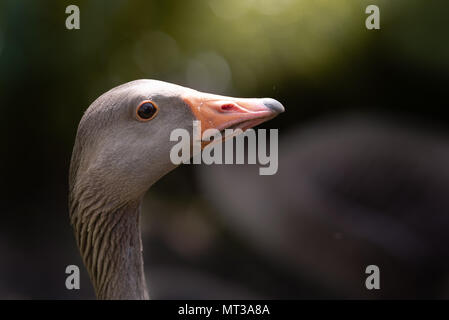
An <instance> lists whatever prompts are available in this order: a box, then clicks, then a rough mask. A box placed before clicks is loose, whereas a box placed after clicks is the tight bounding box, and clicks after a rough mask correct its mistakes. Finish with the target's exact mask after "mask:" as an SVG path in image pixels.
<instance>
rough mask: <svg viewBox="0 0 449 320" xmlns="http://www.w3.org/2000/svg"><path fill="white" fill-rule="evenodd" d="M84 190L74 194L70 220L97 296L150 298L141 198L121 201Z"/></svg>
mask: <svg viewBox="0 0 449 320" xmlns="http://www.w3.org/2000/svg"><path fill="white" fill-rule="evenodd" d="M75 189H76V188H75ZM84 190H85V191H86V192H84V193H83V192H80V193H76V194H71V201H70V202H71V203H70V220H71V224H72V226H73V228H74V231H75V237H76V240H77V243H78V247H79V250H80V253H81V256H82V258H83V261H84V264H85V266H86V268H87V270H88V272H89V275H90V278H91V280H92V283H93V286H94V289H95V292H96V295H97V297H98V299H137V300H142V299H149V296H148V291H147V288H146V282H145V275H144V269H143V256H142V240H141V233H140V203H141V200H140V199H139V200H136V201H132V202H126V203H122V204H120V203H115V201H114V199H107V198H106V197H100V196H99V193H96V194H94V193H92V192H89V191H87V190H89V189H84ZM90 190H92V189H90ZM72 192H76V190H72ZM115 200H116V199H115ZM114 203H115V204H114Z"/></svg>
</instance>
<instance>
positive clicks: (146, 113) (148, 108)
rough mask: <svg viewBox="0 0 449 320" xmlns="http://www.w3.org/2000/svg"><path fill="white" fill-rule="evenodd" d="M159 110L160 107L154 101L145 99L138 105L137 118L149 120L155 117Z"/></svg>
mask: <svg viewBox="0 0 449 320" xmlns="http://www.w3.org/2000/svg"><path fill="white" fill-rule="evenodd" d="M157 112H158V107H157V106H156V104H154V102H151V101H143V102H142V103H141V104H140V105H139V106H138V107H137V111H136V113H137V118H138V119H139V120H141V121H148V120H151V119H153V118H154V117H155V116H156V114H157Z"/></svg>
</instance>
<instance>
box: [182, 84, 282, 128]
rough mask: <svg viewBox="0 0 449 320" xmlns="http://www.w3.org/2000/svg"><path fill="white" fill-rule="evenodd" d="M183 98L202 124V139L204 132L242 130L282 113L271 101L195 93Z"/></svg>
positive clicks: (273, 101) (276, 104)
mask: <svg viewBox="0 0 449 320" xmlns="http://www.w3.org/2000/svg"><path fill="white" fill-rule="evenodd" d="M182 98H183V100H184V102H185V103H187V104H188V105H189V107H190V108H191V110H192V112H193V114H194V115H195V117H196V118H197V120H199V121H200V122H201V136H202V135H203V133H204V131H206V130H207V129H217V130H218V131H223V130H225V129H241V130H242V131H245V130H247V129H249V128H252V127H255V126H257V125H259V124H261V123H263V122H265V121H268V120H270V119H273V118H274V117H276V116H277V115H278V114H279V113H282V112H284V110H285V109H284V107H283V106H282V104H281V103H280V102H278V101H276V100H274V99H271V98H260V99H244V98H233V97H225V96H219V95H214V94H209V93H203V92H199V91H194V90H192V91H189V92H187V93H185V94H184V95H183V97H182Z"/></svg>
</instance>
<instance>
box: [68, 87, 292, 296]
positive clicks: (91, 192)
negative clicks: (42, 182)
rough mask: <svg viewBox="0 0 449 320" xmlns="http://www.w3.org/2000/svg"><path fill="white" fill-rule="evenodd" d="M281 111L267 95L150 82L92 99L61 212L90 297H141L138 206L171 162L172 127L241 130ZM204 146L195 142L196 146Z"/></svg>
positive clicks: (144, 290)
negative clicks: (69, 227) (67, 221)
mask: <svg viewBox="0 0 449 320" xmlns="http://www.w3.org/2000/svg"><path fill="white" fill-rule="evenodd" d="M283 111H284V107H283V106H282V104H281V103H280V102H278V101H276V100H274V99H271V98H259V99H256V98H233V97H226V96H220V95H215V94H209V93H203V92H199V91H196V90H193V89H190V88H186V87H183V86H180V85H175V84H171V83H167V82H163V81H158V80H148V79H142V80H135V81H132V82H128V83H125V84H122V85H120V86H118V87H115V88H113V89H111V90H109V91H108V92H106V93H104V94H103V95H101V96H100V97H99V98H97V99H96V100H95V101H94V102H93V103H92V104H91V105H90V106H89V107H88V109H87V110H86V112H85V113H84V115H83V117H82V118H81V121H80V123H79V126H78V130H77V134H76V138H75V143H74V147H73V152H72V158H71V162H70V172H69V216H70V223H71V225H72V227H73V230H74V234H75V238H76V242H77V245H78V248H79V251H80V253H81V257H82V260H83V263H84V265H85V267H86V268H87V271H88V273H89V277H90V279H91V281H92V284H93V287H94V290H95V293H96V296H97V298H98V299H114V300H115V299H136V300H142V299H149V294H148V290H147V285H146V281H145V275H144V268H143V255H142V252H143V249H142V240H141V234H140V207H141V201H142V198H143V197H144V195H145V193H146V191H147V190H148V189H149V188H150V187H151V185H153V184H154V183H155V182H156V181H158V180H159V179H160V178H161V177H162V176H164V175H165V174H167V173H168V172H169V171H171V170H173V169H174V168H175V167H176V166H177V165H175V164H173V163H172V162H171V161H170V150H171V148H172V147H173V145H174V144H175V143H176V142H174V141H170V133H171V132H172V131H173V130H175V129H179V128H182V129H186V130H188V131H189V132H191V131H192V127H193V121H194V120H197V121H200V123H201V131H202V133H203V132H204V131H205V130H207V129H217V130H220V131H223V130H224V129H226V128H239V129H242V130H246V129H249V128H252V127H254V126H256V125H258V124H260V123H263V122H265V121H267V120H270V119H272V118H274V117H276V116H277V115H278V114H279V113H281V112H283ZM206 145H207V143H202V148H204V147H205V146H206Z"/></svg>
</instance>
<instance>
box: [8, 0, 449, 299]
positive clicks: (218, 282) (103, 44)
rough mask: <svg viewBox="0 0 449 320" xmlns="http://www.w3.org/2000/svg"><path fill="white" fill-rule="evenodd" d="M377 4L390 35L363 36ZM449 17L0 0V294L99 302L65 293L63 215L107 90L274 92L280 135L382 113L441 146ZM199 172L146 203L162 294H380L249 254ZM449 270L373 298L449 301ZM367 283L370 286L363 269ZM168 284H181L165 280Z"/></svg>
mask: <svg viewBox="0 0 449 320" xmlns="http://www.w3.org/2000/svg"><path fill="white" fill-rule="evenodd" d="M70 4H76V5H78V6H79V8H80V11H81V29H80V30H67V29H66V28H65V20H66V18H67V14H65V8H66V6H68V5H70ZM369 4H376V5H378V6H379V7H380V13H381V29H380V30H371V31H369V30H367V29H366V28H365V19H366V17H367V14H365V8H366V7H367V6H368V5H369ZM448 10H449V4H448V2H447V1H433V0H430V1H417V0H402V1H401V0H396V1H387V0H385V1H380V0H373V1H365V0H340V1H331V0H316V1H306V0H277V1H274V0H259V1H258V0H228V1H221V0H207V1H173V0H169V1H126V0H110V1H44V0H40V1H31V0H30V1H24V0H14V1H13V0H10V1H7V0H0V106H1V113H2V115H1V117H0V130H1V131H0V143H1V146H2V150H3V152H2V159H1V161H0V169H1V172H2V179H1V181H2V192H1V196H2V201H1V203H0V205H1V208H2V209H1V223H0V298H25V299H29V298H62V299H65V298H73V299H79V298H93V291H92V288H91V287H90V284H89V281H88V279H87V276H86V273H85V271H84V269H83V267H82V268H81V269H82V270H83V280H82V289H81V290H80V291H76V292H74V291H68V290H66V289H65V287H64V279H65V274H64V270H65V266H66V265H68V264H77V265H79V266H81V265H82V263H81V260H80V258H79V255H78V251H77V248H76V245H75V242H74V239H73V236H72V230H71V228H70V226H69V221H68V213H67V206H66V202H67V173H68V166H69V161H70V155H71V149H72V146H73V141H74V137H75V134H76V129H77V125H78V122H79V120H80V118H81V116H82V114H83V112H84V110H85V109H86V108H87V107H88V106H89V104H90V103H91V102H93V100H94V99H95V98H96V97H98V96H99V95H100V94H102V93H103V92H105V91H107V90H109V89H110V88H112V87H114V86H117V85H119V84H122V83H124V82H127V81H131V80H135V79H140V78H148V79H159V80H163V81H168V82H173V83H176V84H180V85H184V86H188V87H192V88H194V89H198V90H201V91H207V92H212V93H219V94H225V95H230V96H242V97H273V98H275V99H277V100H279V101H281V102H282V103H283V105H284V106H285V107H286V109H287V112H286V113H285V114H283V115H281V116H279V117H278V118H276V119H275V120H273V121H270V122H269V123H267V124H265V125H263V126H262V127H265V128H279V129H280V139H281V141H282V139H283V135H284V137H287V136H288V134H289V132H290V133H291V132H294V130H301V128H302V127H304V126H314V125H315V124H316V123H318V124H319V123H320V121H321V120H322V119H329V118H332V119H334V118H337V119H338V117H339V116H344V115H348V114H349V115H350V114H357V115H362V116H364V115H376V116H377V115H382V116H387V117H388V118H389V119H393V120H392V121H393V122H394V123H395V125H394V126H396V124H398V125H399V124H401V125H402V124H405V125H406V126H411V127H413V130H414V132H417V134H418V135H419V136H420V135H425V136H428V135H439V136H440V135H442V136H443V137H446V135H447V128H448V127H447V124H448V117H447V112H446V109H447V106H448V104H447V96H446V95H447V91H448V90H447V86H448V83H449V82H448V80H449V41H448V36H449V20H448V18H447V12H448ZM318 131H320V130H319V129H318ZM354 134H355V135H357V132H355V131H354ZM443 141H444V143H443V145H445V144H446V143H447V139H446V138H444V139H443ZM298 147H300V145H298ZM428 156H432V155H431V154H428ZM282 157H283V155H282V153H281V154H280V158H282ZM404 157H405V158H406V157H407V155H406V154H404ZM331 160H332V159H330V161H331ZM374 162H375V161H374ZM374 165H375V164H374ZM429 166H430V167H432V164H429ZM199 170H201V169H198V168H197V167H192V166H184V167H181V168H179V169H177V170H175V171H174V172H172V173H170V174H169V175H168V176H167V177H166V178H164V179H162V180H161V181H160V182H158V183H157V185H156V186H155V187H154V188H152V190H151V191H150V193H149V195H148V197H147V198H148V199H147V200H146V202H145V203H146V208H147V210H146V211H148V213H145V212H144V215H145V218H144V220H145V221H146V226H147V227H145V226H144V241H145V245H144V248H145V263H146V268H147V274H148V275H149V282H150V288H152V289H153V292H154V294H153V297H154V298H173V297H175V298H207V297H211V298H230V297H231V298H232V297H235V298H245V297H249V298H253V297H255V298H308V297H311V298H316V297H324V298H333V297H340V298H341V297H377V296H376V295H374V294H372V293H369V294H368V293H364V291H363V290H361V289H360V288H358V289H357V290H355V291H354V290H352V289H351V288H349V289H348V288H346V287H344V285H329V286H327V285H326V284H323V283H317V282H315V281H314V280H310V278H309V277H308V276H307V273H306V272H302V271H301V270H302V269H301V268H296V267H293V268H288V267H287V268H285V267H284V266H282V265H280V264H279V263H278V260H277V259H276V258H270V256H269V255H266V254H264V253H262V252H260V250H257V249H255V248H254V246H253V245H252V244H251V243H250V242H249V241H247V240H246V239H245V237H242V236H241V235H239V234H238V233H237V232H235V231H234V230H233V228H232V225H229V224H228V223H226V219H223V218H221V216H220V214H218V213H217V211H219V209H217V206H216V205H215V204H214V203H213V202H211V201H209V199H208V196H207V193H205V192H203V190H204V189H203V188H204V185H203V183H202V179H200V178H198V171H199ZM280 170H283V169H282V167H280ZM284 170H285V169H284ZM348 174H349V175H350V173H348ZM285 179H287V180H288V177H285ZM287 180H286V182H287ZM446 182H447V181H446V180H444V183H446ZM236 183H238V181H237V182H236ZM387 184H388V181H387ZM293 187H294V185H293ZM440 187H441V188H443V187H442V186H440ZM443 189H444V188H443ZM432 190H433V189H432ZM435 193H438V192H435ZM442 198H444V197H442ZM438 199H439V198H437V199H429V200H428V201H429V202H433V203H434V202H435V201H439V200H438ZM152 201H153V202H152ZM153 203H155V204H154V205H153ZM152 206H153V207H157V208H158V210H157V211H158V213H154V212H153V211H155V210H151V209H152ZM446 208H447V206H446V203H442V204H441V206H440V209H439V211H438V213H439V214H444V215H446V214H448V213H449V212H447V211H445V210H446ZM298 210H299V209H298ZM311 211H313V210H312V209H311ZM186 212H187V214H186ZM292 212H294V213H295V212H296V211H295V209H292ZM297 212H299V211H297ZM422 212H423V217H426V218H424V219H426V221H430V222H429V223H435V221H433V222H432V219H431V218H429V217H428V216H425V213H426V212H427V213H428V212H429V211H426V209H423V211H422ZM186 217H187V218H186ZM418 217H420V216H419V215H418ZM397 221H399V222H398V223H399V224H400V223H401V221H402V220H400V219H399V220H397ZM418 221H421V222H422V220H419V219H418ZM261 223H262V222H261ZM440 225H441V224H440ZM447 226H448V225H444V227H445V228H446V227H447ZM145 230H147V231H145ZM164 230H165V231H164ZM429 230H430V229H429ZM444 230H445V229H444ZM348 233H350V231H348ZM381 233H382V232H381V230H379V236H381ZM428 234H429V235H428V236H429V237H432V232H429V233H428ZM423 237H424V238H425V236H423ZM442 237H443V236H442ZM176 239H178V240H176ZM179 239H182V240H181V242H182V241H186V239H189V241H190V242H189V241H187V242H186V243H185V244H184V245H185V247H184V246H183V245H180V244H179ZM425 239H427V238H425ZM441 239H443V240H444V239H445V238H438V239H437V240H438V241H443V240H441ZM437 240H432V241H437ZM360 241H361V243H362V244H363V241H362V240H360ZM189 243H190V246H189ZM361 246H362V245H361ZM186 248H187V249H186ZM189 248H190V249H189ZM409 249H410V248H409ZM446 253H447V252H445V251H444V250H442V251H441V252H439V251H438V253H435V254H438V255H437V256H436V257H437V258H438V259H436V258H435V259H436V261H446V262H447V260H444V259H447V255H446ZM368 260H369V259H368ZM317 261H319V260H317ZM395 261H396V260H395ZM426 261H427V260H426ZM429 261H430V260H429ZM446 262H445V263H446ZM395 263H396V266H402V265H401V264H400V263H402V262H401V261H396V262H395ZM395 263H392V264H393V265H394V264H395ZM445 263H442V265H441V266H440V267H442V268H443V267H444V268H446V264H445ZM236 265H237V266H239V267H238V268H237V267H236ZM420 266H421V264H418V267H416V268H414V269H413V271H410V273H408V275H411V277H412V278H414V277H416V275H417V274H420V272H421V271H420V270H422V268H421V267H420ZM427 267H428V268H430V269H432V268H431V266H430V265H429V266H427ZM306 269H307V268H306ZM153 270H156V271H155V273H153V274H155V276H151V274H152V271H153ZM157 270H159V273H158V272H157ZM426 270H428V269H426ZM445 270H447V269H444V270H439V271H438V272H441V277H438V278H435V279H433V278H432V280H429V279H427V278H426V277H424V278H423V279H424V280H422V281H421V280H420V281H419V282H417V283H413V284H410V286H409V287H408V289H407V290H405V289H404V288H405V287H401V286H398V288H394V287H395V286H394V285H393V286H392V287H391V288H390V291H388V290H385V291H384V292H382V293H381V294H378V296H381V297H442V296H444V295H445V293H444V292H446V294H447V292H449V290H448V289H447V288H446V289H444V288H443V289H442V288H440V285H441V286H442V287H444V285H443V283H447V280H445V279H448V278H447V277H446V274H447V273H445ZM426 272H427V271H426ZM360 277H361V280H360V281H361V282H360V283H361V286H363V277H364V274H363V269H360ZM167 279H168V280H167ZM170 279H177V280H176V281H175V280H172V281H174V282H173V283H170V282H164V280H167V281H169V280H170ZM152 280H153V282H152ZM404 281H405V280H404ZM151 283H154V285H152V284H151ZM164 283H169V285H165V286H164ZM429 283H430V284H429ZM445 290H447V291H445Z"/></svg>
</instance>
